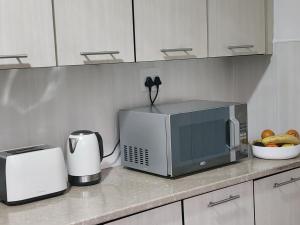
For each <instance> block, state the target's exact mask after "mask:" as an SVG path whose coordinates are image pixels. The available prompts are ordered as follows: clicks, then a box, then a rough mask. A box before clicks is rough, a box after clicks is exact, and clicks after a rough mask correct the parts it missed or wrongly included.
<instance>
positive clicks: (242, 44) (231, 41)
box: [208, 0, 266, 57]
mask: <svg viewBox="0 0 300 225" xmlns="http://www.w3.org/2000/svg"><path fill="white" fill-rule="evenodd" d="M265 22H266V19H265V0H250V1H249V0H208V36H209V50H208V51H209V56H210V57H217V56H233V55H249V54H264V53H265V45H266V23H265Z"/></svg>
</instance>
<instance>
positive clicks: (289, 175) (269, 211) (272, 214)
mask: <svg viewBox="0 0 300 225" xmlns="http://www.w3.org/2000/svg"><path fill="white" fill-rule="evenodd" d="M254 197H255V218H256V225H285V224H286V225H299V224H300V169H295V170H291V171H288V172H284V173H281V174H277V175H274V176H271V177H267V178H263V179H260V180H257V181H255V182H254Z"/></svg>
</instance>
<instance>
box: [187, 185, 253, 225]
mask: <svg viewBox="0 0 300 225" xmlns="http://www.w3.org/2000/svg"><path fill="white" fill-rule="evenodd" d="M184 220H185V225H241V224H243V225H254V207H253V183H252V181H251V182H247V183H242V184H238V185H235V186H231V187H228V188H224V189H221V190H217V191H213V192H210V193H207V194H204V195H200V196H198V197H194V198H190V199H187V200H184Z"/></svg>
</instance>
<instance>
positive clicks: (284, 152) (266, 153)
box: [252, 145, 300, 159]
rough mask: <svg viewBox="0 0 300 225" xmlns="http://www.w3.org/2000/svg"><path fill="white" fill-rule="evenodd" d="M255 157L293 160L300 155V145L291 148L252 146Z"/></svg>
mask: <svg viewBox="0 0 300 225" xmlns="http://www.w3.org/2000/svg"><path fill="white" fill-rule="evenodd" d="M252 149H253V155H254V156H256V157H258V158H261V159H292V158H295V157H297V156H298V155H299V154H300V145H296V146H291V147H260V146H254V145H252Z"/></svg>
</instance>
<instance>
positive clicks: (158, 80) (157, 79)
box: [154, 76, 162, 88]
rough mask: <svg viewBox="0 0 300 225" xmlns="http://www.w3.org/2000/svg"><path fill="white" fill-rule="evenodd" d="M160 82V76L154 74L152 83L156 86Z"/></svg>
mask: <svg viewBox="0 0 300 225" xmlns="http://www.w3.org/2000/svg"><path fill="white" fill-rule="evenodd" d="M161 84H162V82H161V80H160V77H159V76H156V77H155V78H154V85H155V86H156V87H157V88H158V87H159V86H160V85H161Z"/></svg>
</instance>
